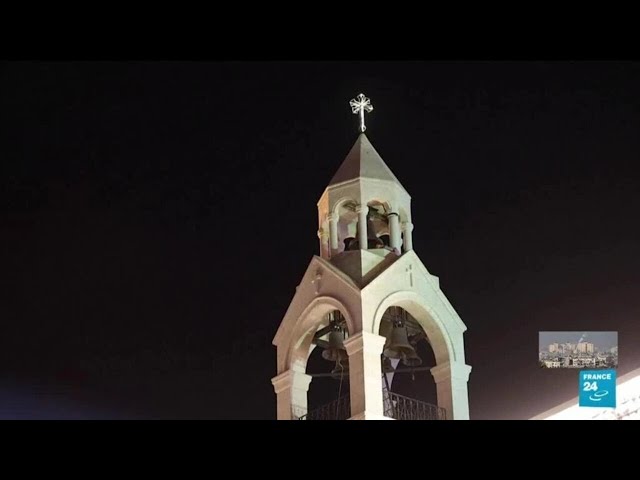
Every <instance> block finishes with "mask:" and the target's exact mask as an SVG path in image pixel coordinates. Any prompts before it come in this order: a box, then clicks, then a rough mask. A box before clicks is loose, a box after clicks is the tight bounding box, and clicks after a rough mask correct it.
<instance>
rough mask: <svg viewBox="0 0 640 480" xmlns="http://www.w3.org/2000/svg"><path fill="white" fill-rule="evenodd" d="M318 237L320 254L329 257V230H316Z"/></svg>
mask: <svg viewBox="0 0 640 480" xmlns="http://www.w3.org/2000/svg"><path fill="white" fill-rule="evenodd" d="M318 238H319V239H320V256H321V257H322V258H329V257H330V255H329V232H327V231H326V230H324V229H323V228H321V229H320V230H318Z"/></svg>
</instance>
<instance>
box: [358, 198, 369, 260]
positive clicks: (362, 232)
mask: <svg viewBox="0 0 640 480" xmlns="http://www.w3.org/2000/svg"><path fill="white" fill-rule="evenodd" d="M368 212H369V207H367V206H366V205H359V206H358V208H356V213H357V214H358V243H359V244H360V250H366V249H367V246H368V243H367V213H368Z"/></svg>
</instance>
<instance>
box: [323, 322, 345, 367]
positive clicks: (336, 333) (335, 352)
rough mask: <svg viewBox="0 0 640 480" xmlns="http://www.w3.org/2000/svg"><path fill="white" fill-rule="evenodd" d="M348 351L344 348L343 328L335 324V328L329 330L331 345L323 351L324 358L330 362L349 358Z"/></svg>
mask: <svg viewBox="0 0 640 480" xmlns="http://www.w3.org/2000/svg"><path fill="white" fill-rule="evenodd" d="M347 357H348V356H347V352H346V351H345V349H344V333H342V329H341V328H340V327H339V326H337V325H336V324H334V326H333V330H331V332H329V346H328V347H327V348H326V349H325V350H324V351H323V352H322V358H324V359H325V360H329V361H330V362H338V361H342V360H346V359H347Z"/></svg>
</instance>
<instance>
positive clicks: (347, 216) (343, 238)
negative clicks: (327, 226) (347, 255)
mask: <svg viewBox="0 0 640 480" xmlns="http://www.w3.org/2000/svg"><path fill="white" fill-rule="evenodd" d="M356 205H357V204H356V202H355V201H353V200H346V201H344V202H342V203H340V204H339V205H338V206H337V209H336V210H337V212H336V213H337V216H338V224H337V227H338V253H342V252H345V251H347V250H350V249H351V248H352V246H353V244H354V242H355V240H356V237H357V235H358V233H357V232H358V214H357V213H356Z"/></svg>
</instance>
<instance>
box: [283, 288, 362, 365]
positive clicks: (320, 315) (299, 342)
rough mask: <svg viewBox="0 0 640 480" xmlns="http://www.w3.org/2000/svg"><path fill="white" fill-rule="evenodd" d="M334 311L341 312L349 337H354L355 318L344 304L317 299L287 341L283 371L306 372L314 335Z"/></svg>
mask: <svg viewBox="0 0 640 480" xmlns="http://www.w3.org/2000/svg"><path fill="white" fill-rule="evenodd" d="M332 310H339V311H340V313H342V316H343V317H344V318H345V320H346V323H347V331H348V333H349V335H350V336H351V335H354V333H355V331H356V327H355V324H354V321H353V316H352V315H351V313H350V312H349V309H348V308H347V307H346V305H345V304H344V303H342V302H341V301H340V300H338V299H336V298H334V297H327V296H322V297H318V298H315V299H314V300H313V301H312V302H311V303H310V304H309V305H308V306H307V308H305V309H304V311H303V312H302V313H301V314H300V316H299V317H298V320H297V322H296V324H295V326H294V328H293V332H292V334H291V336H290V337H289V339H288V341H287V346H286V347H285V348H286V349H287V354H286V356H285V361H284V363H285V364H284V365H282V366H281V371H286V370H289V369H291V370H295V371H297V372H305V370H306V366H307V360H308V358H309V355H311V352H312V340H313V335H314V334H315V333H316V331H317V330H318V327H321V326H325V325H324V324H323V321H324V318H325V316H326V314H327V313H329V312H330V311H332Z"/></svg>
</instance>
